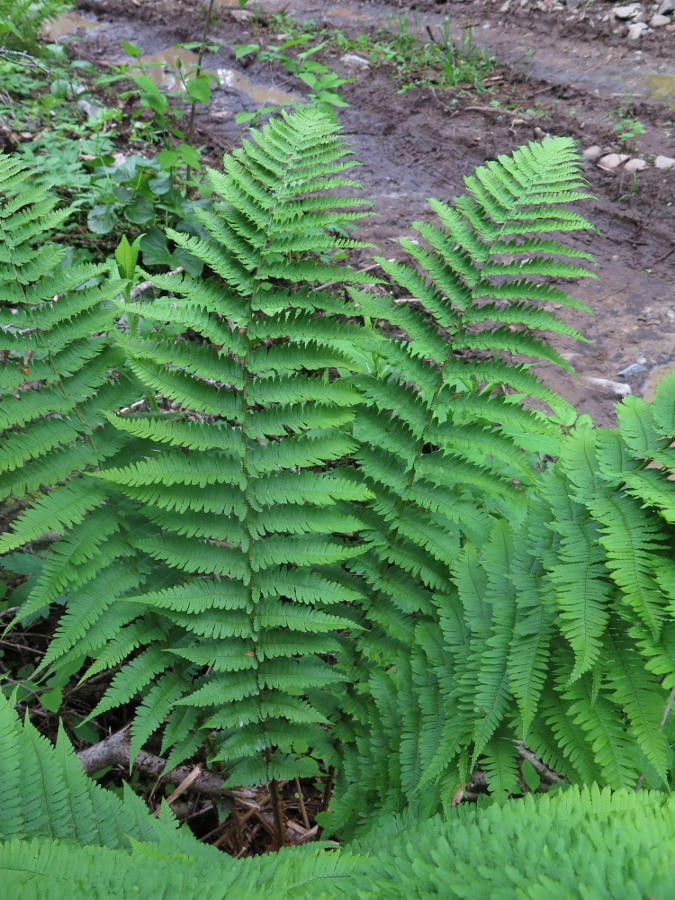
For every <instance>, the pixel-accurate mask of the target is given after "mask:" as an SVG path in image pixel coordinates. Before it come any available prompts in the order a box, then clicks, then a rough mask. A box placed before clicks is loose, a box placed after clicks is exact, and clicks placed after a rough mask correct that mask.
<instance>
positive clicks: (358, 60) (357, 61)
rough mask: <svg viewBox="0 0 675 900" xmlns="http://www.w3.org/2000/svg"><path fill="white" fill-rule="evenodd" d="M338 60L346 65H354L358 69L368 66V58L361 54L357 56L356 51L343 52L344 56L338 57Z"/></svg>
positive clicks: (367, 67)
mask: <svg viewBox="0 0 675 900" xmlns="http://www.w3.org/2000/svg"><path fill="white" fill-rule="evenodd" d="M340 62H341V63H344V64H345V65H346V66H355V67H357V68H359V69H369V68H370V63H369V62H368V60H367V59H364V58H363V57H362V56H357V55H356V53H345V55H344V56H341V57H340Z"/></svg>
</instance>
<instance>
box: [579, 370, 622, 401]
mask: <svg viewBox="0 0 675 900" xmlns="http://www.w3.org/2000/svg"><path fill="white" fill-rule="evenodd" d="M586 381H587V382H588V384H590V385H592V386H593V387H597V388H600V390H601V391H609V392H610V393H612V394H616V395H617V396H618V397H627V396H628V395H629V394H631V393H632V391H631V389H630V385H629V384H621V383H620V382H619V381H609V380H608V379H607V378H591V377H590V376H588V375H587V376H586Z"/></svg>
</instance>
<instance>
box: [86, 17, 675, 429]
mask: <svg viewBox="0 0 675 900" xmlns="http://www.w3.org/2000/svg"><path fill="white" fill-rule="evenodd" d="M425 2H426V5H427V7H428V8H430V9H431V8H432V7H433V8H435V10H436V12H434V13H429V14H424V13H423V14H420V15H419V16H416V17H412V16H411V17H410V19H411V22H413V24H412V26H411V27H414V21H413V19H414V20H416V22H417V27H418V30H419V33H421V34H422V35H424V34H425V33H428V32H427V31H426V28H425V26H426V25H427V24H428V25H429V26H430V28H431V34H432V35H433V34H434V33H436V34H437V33H438V31H437V30H436V32H434V29H437V28H438V26H439V24H440V22H441V21H442V14H443V13H447V14H449V15H451V16H452V22H453V26H452V27H453V29H454V31H455V33H457V32H459V31H460V30H461V26H462V25H466V24H467V23H474V25H475V28H474V33H475V35H476V37H475V40H476V41H477V42H483V43H485V45H486V47H487V48H488V49H489V51H490V52H491V53H493V54H495V55H496V56H497V60H498V62H501V61H502V60H504V61H505V62H506V63H507V64H508V65H505V66H503V67H498V68H497V69H496V70H495V72H494V73H493V75H492V76H491V77H490V78H489V79H488V82H487V83H486V86H485V87H486V91H484V92H481V93H476V92H475V91H471V90H455V91H441V90H438V89H433V88H431V89H430V88H418V89H413V90H410V91H406V92H405V93H403V94H398V93H397V92H396V85H395V84H394V83H393V82H392V79H391V77H390V75H391V73H390V72H388V71H387V70H386V69H376V70H370V69H367V68H362V67H357V68H353V67H352V68H349V67H348V66H345V65H344V64H343V63H342V62H341V61H340V59H339V58H338V55H337V54H333V56H332V58H331V57H330V56H328V57H325V58H324V61H325V62H327V63H328V64H329V65H331V67H332V68H334V69H335V70H336V71H338V72H341V73H343V74H346V75H348V76H351V77H353V78H355V81H354V83H352V84H349V85H346V86H345V87H344V88H342V93H343V95H344V97H345V98H346V99H347V100H348V101H349V103H350V104H351V106H350V108H349V109H346V110H344V111H341V112H340V121H341V123H342V124H343V126H344V127H345V129H346V132H347V134H348V135H349V138H350V140H351V142H352V143H353V145H354V150H355V153H356V155H357V157H358V158H359V159H360V160H361V161H362V163H363V167H362V169H361V170H360V173H359V176H360V179H361V181H362V183H363V184H364V187H365V189H366V191H367V194H368V196H369V197H370V198H371V199H373V200H374V201H375V209H376V212H377V213H378V215H379V218H377V219H374V220H372V221H371V222H370V224H366V225H365V226H364V227H363V228H362V235H363V236H365V237H366V238H368V239H370V240H372V241H373V242H374V243H375V244H377V245H378V247H379V248H380V251H381V252H382V253H383V254H384V255H385V256H387V257H394V256H397V255H398V254H399V253H400V250H399V249H398V247H397V245H396V244H395V243H394V241H395V239H396V238H397V237H399V236H400V235H402V234H403V233H404V232H405V229H406V227H407V225H408V224H409V222H410V221H412V220H413V219H417V218H421V219H424V218H427V217H428V213H427V211H426V209H425V198H427V197H429V196H435V197H439V198H440V199H442V200H448V199H450V198H451V197H452V196H453V195H454V194H456V193H457V192H459V191H460V190H461V180H462V177H463V176H465V175H467V174H468V173H470V172H471V170H472V169H473V168H474V167H475V166H477V165H479V164H481V163H483V162H484V161H485V160H488V159H491V158H494V157H495V156H497V155H498V154H500V153H509V152H511V151H512V150H513V149H514V148H515V147H516V146H518V145H519V144H522V143H524V142H525V141H528V140H531V139H533V138H536V137H541V136H542V133H551V134H556V135H570V136H572V137H575V138H576V139H578V140H579V142H580V145H581V147H582V149H584V148H587V147H589V146H590V145H598V146H600V147H601V148H602V149H603V151H606V152H610V151H614V152H620V151H622V150H625V147H624V148H622V147H621V146H620V145H619V143H618V142H617V139H616V136H615V135H614V134H613V133H612V126H613V124H614V123H615V121H616V119H617V117H618V115H619V114H620V113H621V112H623V113H625V114H626V115H628V116H629V118H630V119H631V120H638V121H639V122H640V123H641V124H642V125H643V126H644V128H645V130H646V131H645V133H644V134H643V135H641V136H640V137H639V138H638V140H639V154H638V153H636V152H633V154H632V155H633V156H635V155H639V156H640V157H641V158H643V159H644V160H645V161H646V162H647V163H648V168H647V169H646V170H644V171H642V172H639V173H638V174H637V176H636V177H634V176H633V175H630V174H628V173H627V172H625V171H624V170H623V168H620V169H619V170H616V171H612V172H604V171H602V170H601V169H600V168H598V167H597V165H595V164H592V163H588V164H587V166H586V169H587V172H586V174H587V177H588V179H589V181H590V184H591V187H592V190H593V192H594V193H595V195H596V197H597V200H596V201H595V202H588V203H586V204H584V207H585V208H584V209H583V210H582V211H583V212H584V213H585V215H586V216H587V217H588V218H589V219H590V220H591V221H592V222H593V223H594V224H595V225H596V226H597V228H598V229H599V233H598V234H596V235H590V236H586V237H584V238H581V240H583V241H584V244H585V246H584V249H587V250H590V252H592V253H593V254H594V256H595V258H596V259H597V262H598V269H597V272H598V274H599V276H600V281H597V282H591V281H589V282H586V283H584V284H580V285H575V286H574V291H575V296H577V297H578V298H579V299H581V300H582V301H584V302H586V303H587V304H588V305H589V306H590V307H591V308H592V309H593V312H594V316H595V318H594V319H589V318H588V317H585V316H581V315H577V314H574V315H572V316H571V318H570V321H571V322H572V323H573V324H574V325H575V327H576V328H577V329H578V330H580V331H581V332H582V333H583V334H584V335H586V336H587V337H588V338H589V340H590V341H591V343H590V345H588V346H583V345H574V346H573V345H572V343H571V342H565V341H563V342H561V348H562V349H563V351H564V352H565V353H566V354H567V358H568V359H569V360H570V362H571V363H572V365H573V366H574V368H575V370H576V372H577V376H578V377H577V378H573V377H571V376H567V375H565V374H564V373H563V374H561V373H558V372H553V371H551V372H550V373H549V374H548V376H547V377H549V378H550V380H551V382H552V383H553V384H554V385H555V387H556V389H557V390H558V391H559V392H560V393H562V394H563V396H565V397H566V398H567V399H569V400H571V401H572V402H573V403H575V404H576V406H577V408H578V409H579V411H581V412H588V413H590V414H591V415H592V416H593V418H594V420H595V421H596V422H597V423H598V424H601V425H611V423H612V421H613V418H614V413H613V404H614V402H615V401H616V399H617V394H616V392H615V389H614V388H612V387H611V386H609V387H608V386H606V385H598V384H597V383H593V382H590V383H589V381H588V379H589V378H596V379H598V378H599V379H606V380H609V381H613V382H619V383H621V382H622V378H620V377H618V373H619V372H621V371H622V370H624V369H625V368H626V367H627V366H629V365H632V364H633V363H636V362H639V363H640V364H641V365H642V366H643V367H644V368H645V369H646V370H652V369H654V368H655V367H657V366H660V365H664V364H667V363H669V362H670V361H672V360H675V296H673V289H672V285H673V280H674V279H673V275H674V274H675V253H673V252H672V251H673V248H675V206H674V205H673V201H674V200H675V196H674V191H675V169H671V170H669V171H668V170H662V169H656V168H654V166H653V164H652V162H651V161H652V160H653V158H654V157H655V156H658V155H665V156H675V139H674V138H673V133H674V131H675V125H674V124H673V120H675V112H673V110H671V108H670V107H669V105H668V102H659V101H658V100H655V99H654V98H653V94H654V89H653V85H654V82H653V79H654V77H657V76H658V77H659V78H661V82H659V84H660V85H661V94H660V95H659V96H662V97H663V99H664V100H665V101H668V100H669V99H670V95H669V94H668V85H669V84H670V82H669V81H668V78H670V77H671V76H670V72H671V69H672V70H673V72H675V67H673V65H672V62H670V60H669V59H668V57H669V56H670V57H671V59H672V48H673V45H674V44H675V34H674V33H673V30H672V29H671V28H670V27H668V29H660V30H658V31H654V32H652V33H649V34H647V35H646V36H645V37H643V38H641V39H640V42H639V45H638V42H636V41H629V40H628V39H627V38H626V37H625V36H624V34H625V31H626V26H625V24H621V23H618V22H611V21H609V20H608V22H605V23H603V22H602V21H597V20H601V19H602V16H604V15H608V16H610V18H611V14H612V9H613V8H612V7H610V6H609V5H608V4H605V3H596V4H594V5H593V6H592V7H589V9H588V10H587V11H586V12H583V11H581V10H579V11H577V12H576V13H574V14H570V13H568V11H567V10H560V9H553V10H552V12H550V13H547V12H542V11H540V10H537V9H531V8H530V7H527V8H525V9H523V8H521V7H520V5H519V3H520V0H518V4H511V5H515V6H516V9H515V11H513V12H511V11H507V12H499V7H498V6H497V5H496V4H494V3H484V2H482V0H481V2H475V3H455V2H450V3H446V4H443V5H442V6H440V7H439V6H438V5H437V4H436V3H435V2H433V0H425ZM543 5H544V4H543V3H541V4H540V6H543ZM282 8H283V9H284V10H285V12H286V14H290V15H293V16H295V17H297V18H299V19H306V18H308V17H311V18H312V19H314V20H315V21H316V22H317V23H319V24H320V23H322V22H327V23H329V24H331V25H332V26H333V27H335V28H339V29H340V30H341V31H342V32H344V33H345V34H346V35H356V34H357V33H359V32H363V31H368V30H370V31H373V30H375V29H377V28H383V27H386V26H387V25H388V26H389V27H393V26H394V25H395V19H396V17H397V16H400V15H401V10H399V9H398V8H395V7H386V6H382V5H374V4H373V5H371V4H359V5H352V6H341V7H335V6H331V5H329V4H327V3H324V2H322V0H291V2H290V4H289V3H286V2H285V0H284V3H283V4H282V3H281V0H261V2H260V3H259V4H258V5H257V6H256V7H255V10H256V11H250V10H249V9H246V10H244V11H243V12H242V11H240V10H239V9H238V6H237V8H232V7H230V6H225V5H222V4H221V5H220V6H219V7H218V16H217V21H216V23H215V25H214V28H213V29H212V31H213V37H217V38H218V39H219V40H220V41H221V42H222V43H221V47H220V50H219V51H218V53H217V54H215V55H211V56H207V57H206V63H207V65H208V66H209V67H210V68H212V69H223V68H225V69H230V70H236V68H237V66H238V65H240V64H237V63H236V62H235V57H234V47H235V46H236V45H238V44H242V43H248V42H250V41H251V40H253V39H256V40H258V39H262V40H263V41H265V40H266V39H273V38H274V37H275V35H274V28H273V27H272V28H271V29H269V28H267V26H266V24H265V23H266V20H267V19H268V17H269V15H270V14H272V13H274V12H276V11H278V10H279V9H282ZM596 8H597V12H596V11H595V10H596ZM78 9H79V12H80V14H82V15H84V16H85V17H86V18H88V19H90V20H92V24H94V20H96V22H97V23H98V27H94V28H88V29H86V30H80V31H79V32H78V37H79V38H80V43H79V44H78V50H77V53H78V54H79V55H82V56H85V57H89V58H91V59H92V60H97V61H115V60H116V61H119V60H121V59H122V58H123V54H122V52H121V49H120V41H121V40H122V39H126V40H133V41H134V42H135V43H136V44H138V45H139V46H140V47H141V49H142V51H143V53H144V54H154V53H157V52H158V51H161V50H163V49H167V48H171V47H172V46H173V45H174V44H176V43H178V42H181V41H187V40H195V39H198V38H199V37H201V29H202V27H203V18H204V10H203V8H201V7H199V6H198V5H197V6H195V5H194V3H192V2H171V0H156V2H153V0H143V3H138V4H135V3H134V2H133V0H132V2H120V0H108V2H105V0H79V3H78ZM439 9H440V10H441V14H439V13H438V12H437V11H438V10H439ZM73 24H77V23H72V22H71V23H70V24H69V26H68V27H69V28H70V27H72V25H73ZM486 24H489V25H490V28H485V27H483V26H485V25H486ZM610 26H612V27H610ZM617 26H618V27H617ZM614 32H616V33H614ZM528 47H529V48H530V50H528ZM556 66H558V70H557V71H556ZM235 75H236V73H235ZM246 76H247V77H248V80H249V87H248V90H249V93H251V90H250V84H251V83H252V84H253V85H254V86H257V87H258V88H260V87H261V86H268V87H277V88H282V89H283V90H285V91H288V90H289V89H292V90H299V88H298V86H297V83H295V84H293V85H291V84H290V83H289V81H288V75H287V74H286V73H284V72H279V71H274V70H271V69H269V68H265V67H263V66H261V65H258V64H256V63H253V64H251V65H250V66H249V68H248V69H247V71H246ZM650 78H651V79H652V81H650ZM663 79H665V81H663ZM227 81H228V82H229V84H230V86H227V84H226V85H225V86H224V87H223V89H221V90H219V91H217V92H215V93H214V96H213V99H212V101H211V103H210V105H209V107H208V109H207V110H205V111H202V112H201V113H199V114H198V117H197V127H198V137H199V141H200V142H201V143H203V144H204V145H205V146H206V148H207V152H209V153H210V155H212V156H217V155H218V154H220V153H221V152H222V151H224V150H226V149H227V148H229V147H231V146H232V145H233V144H234V143H235V142H236V141H237V140H238V138H239V135H240V132H241V128H240V127H238V126H237V125H236V124H235V121H234V118H235V115H236V113H237V112H240V111H242V110H248V111H253V110H255V109H257V108H258V107H259V106H260V104H261V102H262V100H261V97H262V96H264V95H261V94H260V92H259V91H258V92H257V93H256V92H255V91H253V93H255V97H252V96H247V94H246V93H245V92H244V91H242V90H241V86H242V85H241V83H240V82H238V79H237V78H236V77H235V78H232V77H229V78H228V79H227ZM664 84H665V85H666V87H665V88H664V87H663V85H664ZM673 84H675V77H673ZM244 87H245V88H246V85H244ZM664 91H665V93H664ZM650 94H651V95H652V96H650ZM631 97H632V99H631ZM672 99H673V101H674V103H675V89H674V91H673V97H672ZM647 378H648V375H647V373H640V374H638V375H636V376H634V377H633V378H630V379H628V381H627V383H628V384H629V385H630V387H631V389H632V391H633V393H641V392H642V391H643V390H644V388H645V381H646V379H647Z"/></svg>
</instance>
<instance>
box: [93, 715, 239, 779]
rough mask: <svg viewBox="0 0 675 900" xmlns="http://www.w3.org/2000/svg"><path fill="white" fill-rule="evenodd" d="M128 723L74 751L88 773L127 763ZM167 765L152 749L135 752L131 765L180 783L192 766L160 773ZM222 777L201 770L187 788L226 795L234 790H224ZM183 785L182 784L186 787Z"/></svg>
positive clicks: (147, 774) (151, 774) (190, 771)
mask: <svg viewBox="0 0 675 900" xmlns="http://www.w3.org/2000/svg"><path fill="white" fill-rule="evenodd" d="M129 730H130V729H129V726H127V728H123V729H122V730H121V731H116V732H115V734H111V735H110V737H107V738H105V739H104V740H102V741H100V743H98V744H94V745H93V747H87V749H86V750H81V751H80V752H79V753H78V754H77V758H78V759H79V760H80V763H81V765H82V768H83V769H84V771H85V772H86V773H87V775H93V773H94V772H98V771H99V769H104V768H105V767H106V766H128V765H129V760H130V758H131V749H130V744H129ZM165 767H166V760H165V759H162V757H161V756H155V755H154V754H152V753H146V752H145V751H144V750H141V751H140V752H139V753H138V755H137V756H136V758H135V760H134V764H133V768H134V769H135V770H136V771H137V772H141V773H142V774H143V775H145V776H147V777H148V778H160V777H161V778H163V779H164V781H166V782H168V783H169V784H175V785H179V786H180V785H181V784H182V783H183V782H184V781H185V780H186V779H188V778H190V777H191V776H192V773H193V772H194V766H176V768H175V769H172V770H171V771H170V772H167V773H166V774H162V773H163V772H164V769H165ZM223 784H224V779H223V778H222V777H221V776H220V775H217V774H216V773H215V772H201V774H200V775H199V777H197V778H196V779H194V780H193V781H191V783H190V784H189V788H187V789H189V790H193V791H199V792H200V793H202V794H207V795H208V796H210V797H214V796H218V797H222V796H226V795H227V794H230V795H232V794H234V792H231V791H228V792H225V793H224V792H223ZM185 789H186V788H184V790H185Z"/></svg>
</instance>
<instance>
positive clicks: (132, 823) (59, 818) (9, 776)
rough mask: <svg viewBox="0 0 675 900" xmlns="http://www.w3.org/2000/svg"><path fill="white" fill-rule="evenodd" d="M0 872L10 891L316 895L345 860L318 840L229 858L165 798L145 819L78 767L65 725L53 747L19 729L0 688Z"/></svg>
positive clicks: (138, 804) (135, 805)
mask: <svg viewBox="0 0 675 900" xmlns="http://www.w3.org/2000/svg"><path fill="white" fill-rule="evenodd" d="M0 749H1V752H0V785H1V786H0V878H1V879H2V885H3V891H4V892H5V894H6V896H8V897H21V898H26V900H31V898H38V897H39V898H45V900H61V898H63V900H66V898H67V900H72V898H75V900H77V898H82V900H85V898H86V900H89V898H91V897H101V898H103V897H106V898H108V897H115V898H120V900H125V898H129V900H131V898H147V900H150V898H152V900H155V898H160V897H161V898H166V900H169V898H194V900H197V898H200V900H202V898H207V900H223V898H224V897H226V896H230V894H231V893H232V892H233V891H234V892H236V893H237V895H238V896H241V897H243V898H251V900H253V898H255V897H260V896H261V892H263V891H264V893H265V895H266V896H269V897H270V898H272V900H282V898H287V897H288V898H290V897H300V898H303V897H306V898H309V897H310V896H314V895H315V894H316V890H317V886H318V885H319V884H321V885H324V884H325V883H326V880H327V879H332V878H337V879H338V880H339V879H340V878H341V877H344V875H345V873H346V871H347V866H346V865H345V863H344V862H343V861H342V859H341V858H340V857H339V856H338V855H337V854H335V853H333V854H326V853H322V852H321V846H320V845H319V846H317V845H313V846H310V847H306V848H297V849H295V850H294V851H293V852H292V853H291V852H283V851H282V852H281V853H279V854H274V855H271V856H266V857H258V858H257V859H251V860H245V861H244V860H242V861H235V860H233V859H231V858H230V857H228V856H225V855H224V854H222V853H219V852H218V851H217V850H215V849H213V848H211V847H209V846H206V845H204V844H201V843H199V841H197V840H195V838H194V837H193V836H192V834H191V833H190V832H189V831H188V830H187V829H181V830H179V831H178V830H176V822H175V820H174V818H173V816H172V814H171V812H170V811H169V809H168V807H167V806H164V807H163V808H162V812H161V814H160V816H159V818H153V817H152V816H150V815H149V814H148V811H147V809H146V807H145V805H144V804H143V802H142V801H141V800H140V799H139V798H138V797H136V795H135V794H134V793H133V792H132V791H131V789H130V788H128V787H127V788H125V793H124V798H123V799H119V798H118V797H117V796H116V795H115V794H113V793H112V792H110V791H107V790H105V789H103V788H101V787H100V786H99V785H97V784H96V783H95V782H94V781H92V780H91V779H90V778H87V776H86V775H85V774H84V772H83V771H82V768H81V767H80V764H79V762H78V760H77V757H76V756H75V753H74V752H73V748H72V746H71V745H70V742H69V741H68V738H67V737H66V735H65V734H64V732H63V731H61V732H60V733H59V738H58V741H57V744H56V746H55V747H54V746H52V745H51V744H50V743H49V742H48V741H47V740H46V739H45V738H44V737H42V736H41V735H40V734H39V733H38V732H37V731H36V730H35V728H33V726H32V725H31V724H30V723H29V722H26V723H25V724H24V726H23V727H22V726H21V725H20V723H19V721H18V720H17V717H16V715H15V713H14V712H13V710H12V709H11V706H10V704H9V703H8V702H7V701H6V700H5V699H4V697H2V696H0Z"/></svg>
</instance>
